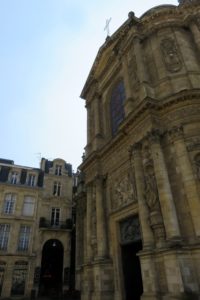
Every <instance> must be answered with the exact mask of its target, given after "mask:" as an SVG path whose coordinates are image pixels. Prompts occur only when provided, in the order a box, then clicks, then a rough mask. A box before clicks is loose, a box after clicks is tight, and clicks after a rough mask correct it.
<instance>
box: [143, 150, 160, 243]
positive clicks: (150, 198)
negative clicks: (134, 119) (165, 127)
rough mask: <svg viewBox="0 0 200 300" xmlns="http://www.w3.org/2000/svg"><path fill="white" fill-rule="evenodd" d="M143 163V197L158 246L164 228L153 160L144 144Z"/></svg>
mask: <svg viewBox="0 0 200 300" xmlns="http://www.w3.org/2000/svg"><path fill="white" fill-rule="evenodd" d="M143 164H144V176H145V194H144V198H145V199H146V203H147V206H148V209H149V222H150V226H151V228H152V230H153V233H154V236H155V240H156V243H157V246H158V247H160V246H162V244H163V241H164V240H165V228H164V223H163V218H162V213H161V209H160V202H159V195H158V188H157V182H156V177H155V172H154V166H153V161H152V158H151V152H150V149H149V148H148V147H147V146H146V147H144V149H143Z"/></svg>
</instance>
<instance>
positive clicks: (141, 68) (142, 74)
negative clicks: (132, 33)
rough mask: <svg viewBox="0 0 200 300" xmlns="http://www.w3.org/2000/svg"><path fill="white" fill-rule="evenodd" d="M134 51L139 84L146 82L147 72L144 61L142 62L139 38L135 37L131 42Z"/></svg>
mask: <svg viewBox="0 0 200 300" xmlns="http://www.w3.org/2000/svg"><path fill="white" fill-rule="evenodd" d="M133 43H134V51H135V56H136V62H137V70H138V78H139V81H140V82H147V81H148V79H147V70H146V69H145V65H144V60H143V49H142V47H141V43H140V39H139V37H135V38H134V40H133Z"/></svg>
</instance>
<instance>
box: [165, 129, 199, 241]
mask: <svg viewBox="0 0 200 300" xmlns="http://www.w3.org/2000/svg"><path fill="white" fill-rule="evenodd" d="M169 135H170V136H171V138H172V141H173V143H174V148H175V151H176V159H177V164H178V167H179V169H180V172H181V175H182V182H183V185H184V189H185V193H186V197H187V201H188V205H189V208H190V214H191V218H192V222H193V226H194V230H195V233H196V235H197V236H200V217H199V212H200V198H199V195H198V190H197V186H196V181H195V178H194V174H193V169H192V166H191V162H190V159H189V156H188V152H187V148H186V145H185V142H184V136H183V128H182V127H181V126H180V127H174V128H172V129H171V130H170V131H169Z"/></svg>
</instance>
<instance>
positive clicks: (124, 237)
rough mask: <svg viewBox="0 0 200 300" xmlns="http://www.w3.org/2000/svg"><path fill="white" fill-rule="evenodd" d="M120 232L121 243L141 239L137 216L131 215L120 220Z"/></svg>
mask: <svg viewBox="0 0 200 300" xmlns="http://www.w3.org/2000/svg"><path fill="white" fill-rule="evenodd" d="M120 234H121V243H122V244H125V243H129V242H136V241H139V240H141V233H140V223H139V219H138V217H131V218H128V219H126V220H124V221H123V222H120Z"/></svg>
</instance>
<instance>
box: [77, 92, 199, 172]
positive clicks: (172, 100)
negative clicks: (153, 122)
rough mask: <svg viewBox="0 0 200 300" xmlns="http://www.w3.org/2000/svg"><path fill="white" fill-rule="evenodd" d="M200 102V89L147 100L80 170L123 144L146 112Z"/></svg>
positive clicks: (92, 154)
mask: <svg viewBox="0 0 200 300" xmlns="http://www.w3.org/2000/svg"><path fill="white" fill-rule="evenodd" d="M195 99H196V100H198V102H199V103H200V89H197V90H192V91H191V90H188V91H182V92H179V93H177V94H175V95H172V96H170V97H166V98H164V99H159V100H157V99H152V98H146V99H144V100H143V102H141V103H140V105H139V106H138V107H137V108H136V109H135V110H133V112H132V113H131V114H130V115H129V116H128V117H127V118H126V119H125V120H124V122H123V123H122V124H121V126H120V129H119V133H118V134H117V136H116V137H114V138H111V139H110V141H109V142H108V143H106V145H105V146H103V147H102V148H101V149H99V151H94V152H91V154H89V156H88V157H86V159H85V161H84V162H83V163H82V164H81V166H80V169H81V170H82V169H84V170H85V168H87V167H88V166H90V164H91V163H92V162H94V161H96V160H99V159H101V157H102V156H104V155H105V154H106V153H108V152H109V151H112V149H113V147H116V146H117V145H118V144H120V143H121V141H122V139H123V138H125V136H126V134H125V132H126V130H127V129H128V127H129V126H134V124H136V123H137V122H138V118H140V117H141V116H142V115H143V114H144V113H145V112H153V111H154V112H155V111H162V110H165V109H166V108H168V107H171V106H173V105H174V104H175V105H176V104H178V103H183V102H186V101H190V100H195Z"/></svg>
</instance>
